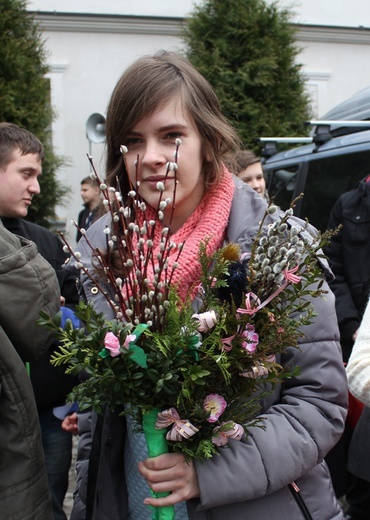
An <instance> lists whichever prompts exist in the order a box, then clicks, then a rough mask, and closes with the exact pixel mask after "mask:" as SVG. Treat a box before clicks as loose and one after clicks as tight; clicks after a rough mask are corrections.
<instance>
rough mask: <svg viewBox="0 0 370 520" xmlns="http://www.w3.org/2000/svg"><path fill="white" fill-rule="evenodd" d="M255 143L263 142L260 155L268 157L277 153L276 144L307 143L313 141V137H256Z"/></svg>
mask: <svg viewBox="0 0 370 520" xmlns="http://www.w3.org/2000/svg"><path fill="white" fill-rule="evenodd" d="M256 142H257V143H264V145H263V148H262V151H261V156H262V157H264V158H266V159H268V158H269V157H272V156H273V155H275V154H276V153H278V149H277V146H276V145H277V144H278V143H285V144H308V143H313V137H258V138H257V139H256Z"/></svg>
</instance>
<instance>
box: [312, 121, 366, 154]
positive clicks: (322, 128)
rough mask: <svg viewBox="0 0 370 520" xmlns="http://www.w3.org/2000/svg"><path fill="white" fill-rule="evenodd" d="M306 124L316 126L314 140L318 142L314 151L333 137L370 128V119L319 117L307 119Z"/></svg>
mask: <svg viewBox="0 0 370 520" xmlns="http://www.w3.org/2000/svg"><path fill="white" fill-rule="evenodd" d="M305 124H306V125H309V126H314V127H316V128H315V129H314V133H313V140H314V143H316V148H315V150H314V151H317V150H318V148H319V147H320V146H321V145H322V144H324V143H327V142H328V141H330V139H332V138H333V137H338V136H339V135H346V134H349V133H354V132H359V131H361V130H363V129H364V128H369V129H370V121H363V120H361V121H357V120H346V119H343V120H337V119H317V120H312V121H305Z"/></svg>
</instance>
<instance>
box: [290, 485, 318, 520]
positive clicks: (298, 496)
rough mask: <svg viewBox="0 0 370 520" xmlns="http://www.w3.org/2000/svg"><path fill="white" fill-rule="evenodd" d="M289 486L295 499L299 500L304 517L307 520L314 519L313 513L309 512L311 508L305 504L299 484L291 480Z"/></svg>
mask: <svg viewBox="0 0 370 520" xmlns="http://www.w3.org/2000/svg"><path fill="white" fill-rule="evenodd" d="M288 488H289V490H290V492H291V493H292V495H293V497H294V500H295V501H296V502H297V504H298V507H299V509H300V510H301V511H302V514H303V517H304V518H305V520H313V518H312V516H311V513H310V512H309V510H308V508H307V506H306V504H305V501H304V500H303V498H302V495H301V492H300V489H299V487H298V486H297V484H296V483H295V482H291V483H290V484H289V485H288Z"/></svg>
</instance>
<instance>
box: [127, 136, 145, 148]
mask: <svg viewBox="0 0 370 520" xmlns="http://www.w3.org/2000/svg"><path fill="white" fill-rule="evenodd" d="M139 143H141V139H140V138H139V137H128V138H127V139H125V144H126V146H127V148H129V147H130V145H131V146H134V145H135V144H139Z"/></svg>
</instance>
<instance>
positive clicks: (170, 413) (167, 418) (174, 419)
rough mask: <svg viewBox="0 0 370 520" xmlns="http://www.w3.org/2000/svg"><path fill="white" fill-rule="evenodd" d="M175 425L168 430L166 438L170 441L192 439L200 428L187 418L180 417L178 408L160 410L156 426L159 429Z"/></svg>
mask: <svg viewBox="0 0 370 520" xmlns="http://www.w3.org/2000/svg"><path fill="white" fill-rule="evenodd" d="M171 424H172V425H173V426H172V428H171V430H170V431H169V432H167V435H166V439H167V440H168V441H173V442H180V441H182V440H183V439H190V437H192V436H193V435H195V434H196V433H197V432H198V431H199V430H198V428H196V427H195V426H193V425H192V424H191V422H189V421H188V420H187V419H180V416H179V414H178V412H177V410H176V408H169V409H168V410H163V412H159V414H158V417H157V421H156V424H155V427H156V428H158V429H159V430H161V429H163V428H168V427H169V426H171Z"/></svg>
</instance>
